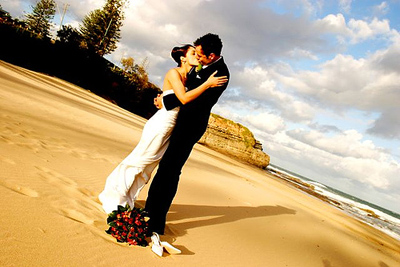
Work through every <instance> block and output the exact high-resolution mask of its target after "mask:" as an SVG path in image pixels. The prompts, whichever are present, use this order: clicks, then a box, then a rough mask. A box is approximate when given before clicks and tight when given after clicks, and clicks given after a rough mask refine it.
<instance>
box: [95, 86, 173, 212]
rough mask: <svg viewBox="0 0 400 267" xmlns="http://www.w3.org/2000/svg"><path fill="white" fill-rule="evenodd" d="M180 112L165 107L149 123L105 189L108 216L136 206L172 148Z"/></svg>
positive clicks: (101, 197) (103, 200) (105, 205)
mask: <svg viewBox="0 0 400 267" xmlns="http://www.w3.org/2000/svg"><path fill="white" fill-rule="evenodd" d="M171 93H174V91H173V90H167V91H164V92H163V94H164V95H167V94H171ZM178 112H179V107H176V108H174V109H172V110H166V109H165V108H164V106H163V107H162V108H161V109H160V110H158V111H157V112H156V113H155V114H154V115H153V116H152V117H151V118H150V119H149V120H148V121H147V122H146V124H145V126H144V128H143V131H142V137H141V139H140V141H139V143H138V144H137V146H136V147H135V149H134V150H133V151H132V152H131V153H130V154H129V155H128V156H127V157H126V158H125V159H124V160H123V161H122V162H121V163H120V164H119V165H118V166H117V167H116V168H115V169H114V171H113V172H112V173H111V174H110V175H109V176H108V178H107V181H106V184H105V187H104V190H103V192H101V193H100V195H99V200H100V201H101V203H102V204H103V209H104V211H105V212H106V213H110V212H112V211H113V210H116V209H117V207H118V205H121V206H125V205H126V204H127V203H128V204H129V206H130V207H134V203H135V200H136V199H137V197H138V195H139V193H140V191H141V190H142V189H143V187H144V186H145V185H146V183H147V182H148V181H149V179H150V178H151V173H152V172H153V170H154V168H155V167H156V166H157V165H158V163H159V161H160V160H161V157H162V156H163V155H164V152H165V150H166V149H167V147H168V144H169V137H170V136H171V133H172V130H173V128H174V126H175V122H176V118H177V116H178Z"/></svg>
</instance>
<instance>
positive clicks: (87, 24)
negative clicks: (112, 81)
mask: <svg viewBox="0 0 400 267" xmlns="http://www.w3.org/2000/svg"><path fill="white" fill-rule="evenodd" d="M106 1H107V2H106V4H105V5H104V7H103V8H102V9H96V10H94V11H92V12H90V13H89V14H88V15H87V16H85V18H84V19H83V21H82V25H81V26H80V31H81V33H82V36H83V38H84V40H85V42H86V45H87V47H88V48H90V49H93V50H94V51H95V52H96V53H97V54H99V55H101V56H104V55H105V54H109V53H111V52H113V51H114V50H115V49H116V48H117V42H118V41H119V39H120V38H121V31H120V28H121V26H122V21H123V20H124V12H123V8H124V5H125V3H126V0H106Z"/></svg>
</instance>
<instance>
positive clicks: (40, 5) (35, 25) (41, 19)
mask: <svg viewBox="0 0 400 267" xmlns="http://www.w3.org/2000/svg"><path fill="white" fill-rule="evenodd" d="M55 7H56V3H55V2H54V0H40V1H39V2H37V3H36V6H32V13H30V14H27V15H26V25H27V27H28V30H30V31H32V32H34V33H36V34H38V35H39V36H41V37H49V34H50V21H51V20H52V19H53V18H54V14H55V13H56V8H55Z"/></svg>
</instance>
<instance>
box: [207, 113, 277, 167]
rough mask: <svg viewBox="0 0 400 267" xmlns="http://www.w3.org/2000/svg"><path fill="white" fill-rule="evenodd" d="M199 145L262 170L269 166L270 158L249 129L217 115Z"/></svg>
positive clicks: (213, 115)
mask: <svg viewBox="0 0 400 267" xmlns="http://www.w3.org/2000/svg"><path fill="white" fill-rule="evenodd" d="M199 143H200V144H203V145H206V146H208V147H210V148H212V149H214V150H217V151H219V152H222V153H224V154H228V155H230V156H233V157H236V158H238V159H240V160H242V161H245V162H248V163H250V164H252V165H255V166H257V167H260V168H265V167H267V166H268V164H269V156H268V155H267V154H265V153H264V152H263V151H262V144H261V143H260V142H259V141H257V140H256V139H255V138H254V135H253V133H252V132H251V131H250V130H249V129H247V128H246V127H244V126H243V125H241V124H239V123H236V122H233V121H231V120H228V119H225V118H223V117H221V116H218V115H215V114H211V116H210V119H209V121H208V127H207V131H206V132H205V133H204V135H203V136H202V137H201V139H200V141H199Z"/></svg>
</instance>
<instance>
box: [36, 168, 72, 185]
mask: <svg viewBox="0 0 400 267" xmlns="http://www.w3.org/2000/svg"><path fill="white" fill-rule="evenodd" d="M35 168H36V169H38V170H39V171H40V173H39V175H40V176H41V177H43V178H44V179H46V181H48V182H50V183H53V184H64V185H69V186H76V185H77V184H76V182H75V181H74V180H72V179H69V178H67V177H65V176H64V175H62V174H60V173H58V172H55V171H53V170H50V169H48V168H45V167H41V166H35Z"/></svg>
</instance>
